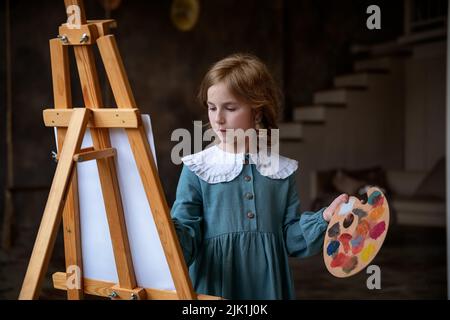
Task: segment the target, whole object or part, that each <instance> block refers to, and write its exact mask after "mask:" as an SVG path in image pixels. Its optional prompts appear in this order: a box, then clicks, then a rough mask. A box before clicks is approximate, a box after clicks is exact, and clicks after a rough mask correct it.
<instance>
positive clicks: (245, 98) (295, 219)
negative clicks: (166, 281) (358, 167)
mask: <svg viewBox="0 0 450 320" xmlns="http://www.w3.org/2000/svg"><path fill="white" fill-rule="evenodd" d="M277 92H278V91H277V89H276V86H275V83H274V81H273V79H272V77H271V75H270V74H269V72H268V70H267V68H266V66H265V65H264V64H263V63H262V62H261V61H260V60H259V59H258V58H256V57H254V56H251V55H243V54H235V55H231V56H229V57H227V58H225V59H223V60H221V61H219V62H217V63H216V64H215V65H213V66H212V68H211V69H210V70H209V71H208V72H207V74H206V76H205V78H204V79H203V81H202V83H201V86H200V92H199V98H200V100H201V102H202V104H203V105H204V106H205V107H206V108H207V110H208V117H209V122H210V125H211V126H212V129H213V130H214V131H215V133H217V136H218V137H219V140H220V143H218V144H216V145H214V146H212V147H210V148H207V149H205V150H203V151H201V152H198V153H195V154H192V155H189V156H186V157H183V158H182V161H183V169H182V172H181V176H180V179H179V183H178V188H177V194H176V200H175V202H174V204H173V207H172V211H171V214H172V220H173V222H174V224H175V228H176V230H177V234H178V237H179V240H180V243H181V246H182V249H183V253H184V257H185V260H186V263H187V264H188V266H190V268H189V272H190V276H191V279H192V282H193V286H194V289H195V290H196V292H197V293H203V294H209V295H215V296H221V297H223V298H226V299H293V298H295V295H294V287H293V283H292V275H291V271H290V268H289V263H288V256H292V257H307V256H311V255H314V254H317V253H319V252H320V251H321V248H322V243H323V238H324V233H325V231H326V229H327V225H328V221H329V220H330V219H331V215H332V214H333V212H334V210H335V208H336V207H337V206H338V205H339V204H340V203H342V202H346V201H348V196H347V195H346V194H342V195H340V196H339V197H337V198H336V199H335V200H334V201H333V202H332V203H331V204H330V206H329V207H328V208H323V209H321V210H320V211H318V212H315V213H314V212H305V213H303V214H301V215H300V212H299V209H300V201H299V197H298V194H297V186H296V180H295V171H296V170H297V161H295V160H292V159H288V158H285V157H282V156H280V155H278V154H273V153H271V154H270V155H269V156H263V155H261V154H260V153H259V152H258V153H255V152H249V141H247V140H246V143H245V144H244V145H243V146H236V145H235V142H236V141H235V140H234V139H231V141H229V140H227V139H226V137H227V134H226V132H227V129H228V131H230V130H236V129H242V130H252V129H256V130H259V129H267V130H270V129H276V128H277V125H276V117H277V111H278V109H279V103H278V94H277ZM230 146H231V147H230ZM268 147H270V146H268ZM230 150H231V151H230ZM233 151H234V152H233ZM265 154H266V155H267V153H265ZM274 157H277V158H276V159H275V158H274ZM275 160H276V161H275ZM270 163H277V165H276V166H270Z"/></svg>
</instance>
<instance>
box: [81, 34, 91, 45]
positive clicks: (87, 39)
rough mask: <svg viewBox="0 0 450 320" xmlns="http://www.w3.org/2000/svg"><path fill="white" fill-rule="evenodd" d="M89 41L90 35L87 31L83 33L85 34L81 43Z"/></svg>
mask: <svg viewBox="0 0 450 320" xmlns="http://www.w3.org/2000/svg"><path fill="white" fill-rule="evenodd" d="M88 41H89V36H88V35H87V34H86V33H83V35H82V36H81V38H80V43H85V42H88Z"/></svg>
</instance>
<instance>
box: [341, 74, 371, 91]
mask: <svg viewBox="0 0 450 320" xmlns="http://www.w3.org/2000/svg"><path fill="white" fill-rule="evenodd" d="M368 85H369V74H368V73H366V72H364V73H352V74H346V75H342V76H338V77H335V78H334V86H335V87H337V88H342V87H353V88H367V87H368Z"/></svg>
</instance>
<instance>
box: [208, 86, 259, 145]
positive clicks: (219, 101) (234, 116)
mask: <svg viewBox="0 0 450 320" xmlns="http://www.w3.org/2000/svg"><path fill="white" fill-rule="evenodd" d="M207 103H208V117H209V122H210V123H211V126H212V128H213V130H214V131H215V132H216V134H217V135H218V136H219V138H220V140H221V141H222V142H225V143H226V141H225V140H226V139H225V135H226V131H225V130H226V129H242V130H244V131H245V130H247V129H251V128H254V127H255V119H254V110H253V109H252V108H251V107H250V106H249V105H247V104H246V103H244V102H242V101H241V100H239V99H238V98H236V97H235V96H234V95H233V94H232V93H231V92H230V90H229V89H228V86H227V85H226V84H225V83H223V82H219V83H217V84H215V85H213V86H211V87H209V89H208V101H207Z"/></svg>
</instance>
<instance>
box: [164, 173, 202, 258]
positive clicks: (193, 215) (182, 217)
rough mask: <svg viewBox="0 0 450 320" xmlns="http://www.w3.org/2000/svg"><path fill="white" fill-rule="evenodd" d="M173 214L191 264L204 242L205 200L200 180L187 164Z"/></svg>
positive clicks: (184, 251)
mask: <svg viewBox="0 0 450 320" xmlns="http://www.w3.org/2000/svg"><path fill="white" fill-rule="evenodd" d="M171 216H172V221H173V223H174V225H175V229H176V232H177V235H178V239H179V241H180V244H181V247H182V249H183V255H184V259H185V261H186V264H187V265H188V266H189V265H191V264H192V262H193V261H194V260H195V257H196V256H197V253H198V250H199V248H200V246H201V242H202V223H203V201H202V194H201V187H200V182H199V181H198V178H197V176H196V175H195V174H194V173H192V172H191V171H190V170H189V169H188V168H187V167H186V166H183V169H182V171H181V175H180V179H179V181H178V187H177V192H176V200H175V202H174V204H173V206H172V210H171Z"/></svg>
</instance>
